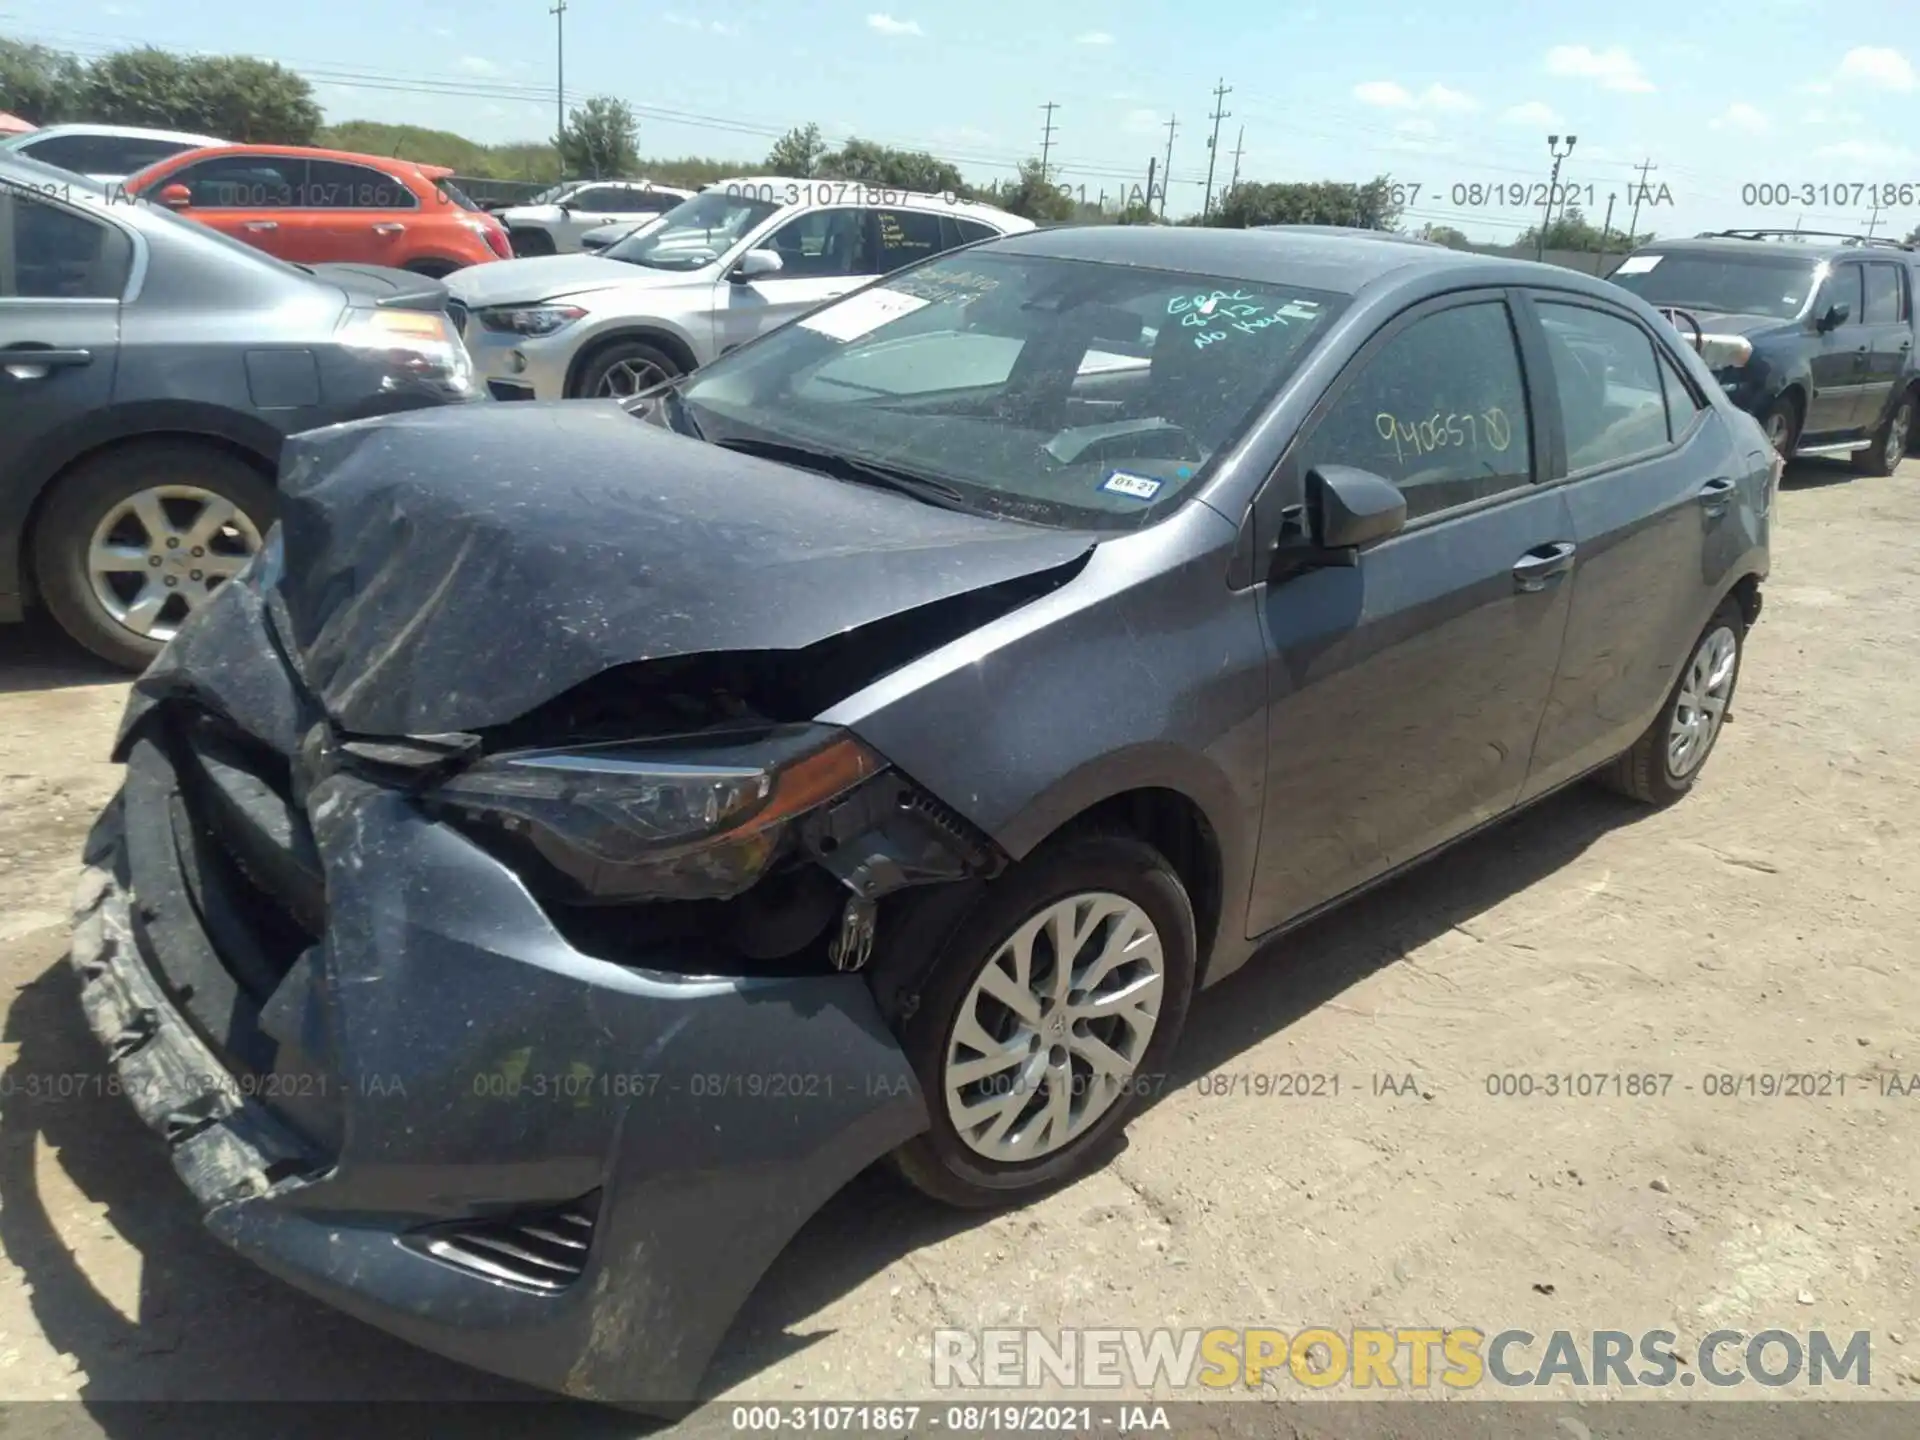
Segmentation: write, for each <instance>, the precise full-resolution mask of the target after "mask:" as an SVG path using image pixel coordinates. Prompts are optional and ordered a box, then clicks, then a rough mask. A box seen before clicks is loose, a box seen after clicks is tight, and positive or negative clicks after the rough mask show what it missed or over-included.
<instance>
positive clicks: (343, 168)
mask: <svg viewBox="0 0 1920 1440" xmlns="http://www.w3.org/2000/svg"><path fill="white" fill-rule="evenodd" d="M298 196H299V198H298V199H296V200H295V201H294V203H295V204H296V205H298V206H300V207H301V208H302V209H307V210H412V209H415V208H416V207H417V206H418V205H419V203H420V202H419V200H418V199H417V198H416V197H415V195H414V193H413V191H411V190H409V189H408V188H407V187H406V186H405V185H404V184H402V183H401V182H400V181H399V180H397V179H396V178H394V177H393V176H392V175H388V174H387V173H385V172H384V171H381V170H375V169H373V168H372V167H370V166H367V165H349V164H347V163H346V162H345V161H342V160H313V161H310V162H308V165H307V177H306V185H305V187H304V189H302V190H300V191H299V192H298Z"/></svg>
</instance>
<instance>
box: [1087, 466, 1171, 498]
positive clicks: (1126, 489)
mask: <svg viewBox="0 0 1920 1440" xmlns="http://www.w3.org/2000/svg"><path fill="white" fill-rule="evenodd" d="M1100 488H1101V489H1102V490H1110V491H1112V492H1113V493H1114V494H1115V495H1127V496H1131V497H1132V498H1133V499H1135V500H1151V499H1152V498H1153V497H1154V496H1155V495H1158V494H1159V493H1160V482H1159V481H1158V480H1149V479H1148V478H1147V477H1146V476H1144V475H1129V474H1128V473H1127V472H1126V471H1124V470H1116V471H1114V472H1113V473H1112V474H1111V475H1109V476H1107V479H1106V483H1105V484H1103V485H1102V486H1101V487H1100Z"/></svg>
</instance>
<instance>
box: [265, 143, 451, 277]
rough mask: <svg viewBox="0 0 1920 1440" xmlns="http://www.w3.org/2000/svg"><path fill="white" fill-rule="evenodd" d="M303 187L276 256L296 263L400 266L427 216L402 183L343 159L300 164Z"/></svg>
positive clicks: (419, 238) (416, 244)
mask: <svg viewBox="0 0 1920 1440" xmlns="http://www.w3.org/2000/svg"><path fill="white" fill-rule="evenodd" d="M306 166H307V173H306V184H305V186H304V187H303V188H302V190H301V191H300V196H299V201H298V203H297V205H296V206H295V207H294V208H293V209H292V210H291V211H290V212H289V213H288V214H287V216H286V217H285V220H284V222H283V223H284V226H285V233H284V236H283V239H282V249H281V250H280V252H279V253H280V255H281V257H282V258H283V259H286V260H292V261H295V262H297V263H299V264H302V265H325V264H332V263H347V264H355V265H393V266H400V265H404V264H405V263H406V262H407V260H408V259H410V258H411V257H412V256H413V254H414V253H415V251H416V249H417V248H418V247H419V246H420V245H421V244H422V243H423V239H424V237H422V236H421V235H419V234H418V233H417V232H419V230H420V229H421V227H422V222H423V221H425V220H427V219H428V218H429V217H430V216H431V215H432V213H433V212H431V211H428V210H424V209H423V208H422V207H421V204H420V197H419V196H417V195H415V194H414V193H413V191H412V189H411V188H409V187H408V185H407V183H406V182H405V181H404V180H402V179H400V178H399V177H398V176H396V175H391V174H389V173H387V172H386V171H385V170H378V169H375V168H374V167H372V166H370V165H359V164H354V163H352V162H350V161H346V160H326V159H314V160H309V161H308V162H306Z"/></svg>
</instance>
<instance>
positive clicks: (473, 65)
mask: <svg viewBox="0 0 1920 1440" xmlns="http://www.w3.org/2000/svg"><path fill="white" fill-rule="evenodd" d="M453 68H454V69H456V70H458V71H459V72H460V73H461V74H462V75H498V74H499V73H500V67H499V66H498V65H496V64H494V63H493V61H491V60H486V59H483V58H482V57H480V56H478V55H462V56H461V57H460V58H459V59H458V60H456V61H454V62H453Z"/></svg>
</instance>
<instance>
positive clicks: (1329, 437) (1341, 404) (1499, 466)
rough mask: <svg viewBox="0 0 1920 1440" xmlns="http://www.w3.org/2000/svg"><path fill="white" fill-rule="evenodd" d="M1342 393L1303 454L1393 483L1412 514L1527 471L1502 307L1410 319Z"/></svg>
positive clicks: (1503, 487) (1482, 494)
mask: <svg viewBox="0 0 1920 1440" xmlns="http://www.w3.org/2000/svg"><path fill="white" fill-rule="evenodd" d="M1363 363H1364V368H1363V369H1362V370H1361V372H1360V373H1359V374H1358V375H1357V376H1356V377H1355V378H1354V380H1353V381H1352V383H1351V384H1349V385H1347V386H1346V388H1345V389H1343V390H1342V391H1341V392H1340V396H1339V398H1338V399H1337V400H1336V401H1335V402H1334V404H1333V408H1332V409H1331V410H1329V411H1328V412H1327V414H1326V416H1325V417H1324V418H1323V419H1322V420H1321V421H1320V423H1319V424H1318V425H1317V426H1315V427H1314V430H1313V433H1312V434H1311V435H1310V436H1308V437H1307V440H1306V443H1305V445H1304V447H1303V448H1302V450H1301V452H1300V454H1301V466H1300V468H1301V473H1302V474H1304V473H1305V472H1306V471H1307V470H1308V469H1310V468H1311V467H1313V466H1315V465H1353V466H1357V467H1358V468H1360V469H1362V470H1371V471H1372V472H1373V473H1374V474H1376V475H1381V476H1384V477H1385V478H1386V479H1388V480H1391V481H1392V482H1393V483H1394V484H1395V485H1397V486H1399V487H1400V490H1401V491H1402V492H1403V493H1404V494H1405V495H1406V497H1407V518H1408V519H1410V520H1411V519H1416V518H1418V517H1419V516H1422V515H1431V514H1434V513H1436V512H1437V511H1441V510H1450V509H1452V508H1453V507H1455V506H1457V505H1466V504H1470V503H1471V502H1473V501H1475V500H1482V499H1485V498H1486V497H1488V496H1490V495H1498V494H1501V493H1502V492H1504V491H1508V490H1517V489H1519V488H1520V487H1522V486H1524V485H1527V484H1529V483H1530V482H1531V480H1532V477H1533V458H1532V456H1533V451H1532V436H1531V435H1530V433H1529V432H1528V428H1527V392H1526V385H1525V383H1524V381H1523V380H1522V379H1521V372H1520V355H1519V351H1518V349H1517V347H1516V346H1515V343H1514V337H1513V325H1512V322H1511V320H1510V319H1509V318H1508V315H1507V307H1506V306H1505V304H1503V303H1502V302H1500V301H1498V300H1490V301H1484V302H1480V303H1477V304H1471V305H1456V306H1454V307H1452V308H1451V309H1447V310H1442V311H1439V312H1438V313H1436V314H1432V315H1427V316H1424V317H1423V318H1421V319H1419V320H1416V321H1414V322H1413V323H1412V324H1411V325H1409V326H1408V327H1407V328H1406V329H1405V330H1402V331H1401V332H1400V333H1399V334H1398V335H1396V336H1394V337H1393V338H1392V339H1391V340H1389V341H1388V342H1387V343H1386V345H1385V346H1384V347H1383V348H1382V349H1381V350H1379V351H1378V352H1377V353H1376V354H1375V355H1373V357H1372V358H1371V359H1369V360H1367V361H1365V362H1363Z"/></svg>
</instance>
